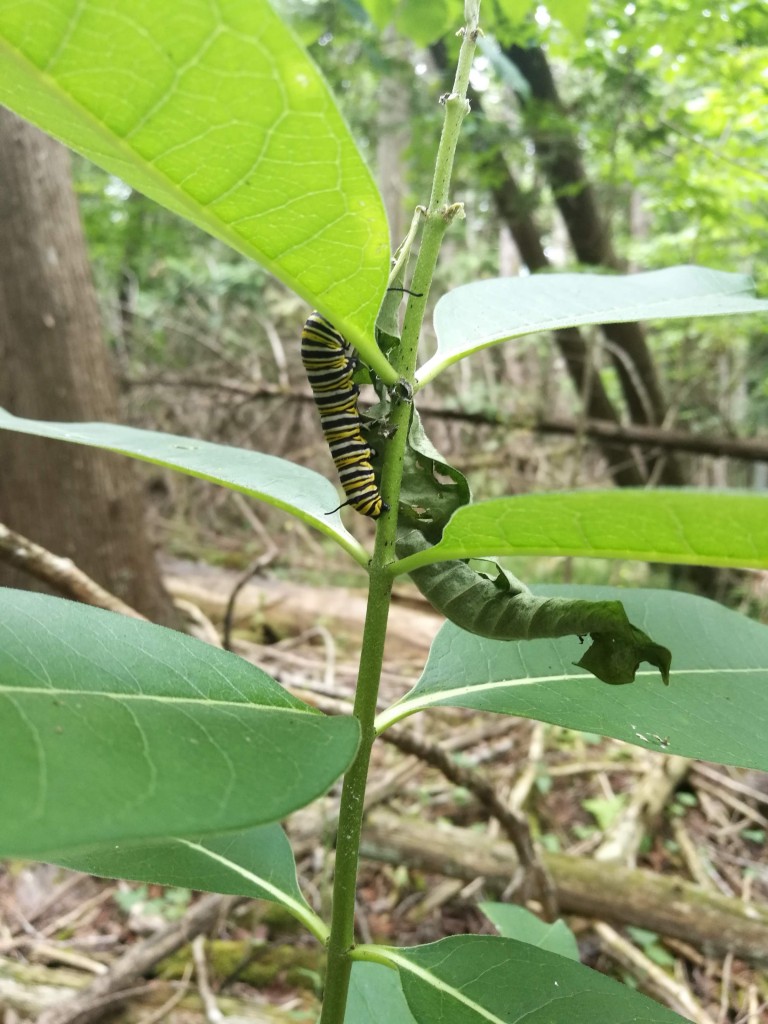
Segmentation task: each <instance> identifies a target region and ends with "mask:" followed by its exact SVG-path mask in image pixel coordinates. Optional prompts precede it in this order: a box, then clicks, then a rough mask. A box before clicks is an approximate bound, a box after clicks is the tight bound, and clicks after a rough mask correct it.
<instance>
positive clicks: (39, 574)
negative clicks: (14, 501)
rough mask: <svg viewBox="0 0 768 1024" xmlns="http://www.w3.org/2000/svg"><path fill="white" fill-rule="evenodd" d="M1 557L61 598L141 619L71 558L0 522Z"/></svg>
mask: <svg viewBox="0 0 768 1024" xmlns="http://www.w3.org/2000/svg"><path fill="white" fill-rule="evenodd" d="M0 560H2V561H3V562H7V563H8V564H9V565H12V566H13V567H14V568H15V569H21V570H22V572H26V573H28V574H29V575H30V576H34V577H35V579H37V580H41V581H42V582H43V583H47V584H48V586H50V587H53V589H54V590H57V591H58V592H59V593H60V594H62V595H63V596H64V597H70V598H72V599H73V600H74V601H82V602H83V604H91V605H94V607H96V608H106V610H107V611H110V612H119V613H120V614H121V615H129V616H130V617H131V618H133V619H143V618H144V616H143V615H140V614H139V613H138V612H137V611H136V610H135V609H134V608H131V607H130V605H127V604H126V603H125V602H124V601H121V600H120V598H119V597H115V595H114V594H110V592H109V591H108V590H105V589H104V588H103V587H101V586H99V584H98V583H97V582H96V581H95V580H92V579H91V577H90V576H87V575H86V574H85V573H84V572H83V571H82V569H78V567H77V566H76V565H75V563H74V562H73V561H72V559H71V558H63V557H61V556H60V555H54V554H53V553H52V552H50V551H48V550H46V549H45V548H42V547H40V545H39V544H35V543H34V542H33V541H31V540H28V538H26V537H23V536H22V535H21V534H20V533H15V532H14V531H13V530H9V529H8V527H7V526H4V525H3V524H2V523H0Z"/></svg>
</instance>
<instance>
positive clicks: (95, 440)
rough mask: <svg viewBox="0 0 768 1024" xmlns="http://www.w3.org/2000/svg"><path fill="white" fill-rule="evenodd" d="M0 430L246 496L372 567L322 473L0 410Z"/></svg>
mask: <svg viewBox="0 0 768 1024" xmlns="http://www.w3.org/2000/svg"><path fill="white" fill-rule="evenodd" d="M0 429H4V430H15V431H17V432H19V433H22V434H33V435H34V436H35V437H51V438H54V439H56V440H59V441H70V442H72V443H74V444H85V445H90V446H91V447H94V448H105V449H107V451H111V452H119V453H120V454H121V455H129V456H131V458H134V459H141V460H142V462H152V463H154V464H155V465H158V466H168V467H169V468H170V469H176V470H180V471H181V472H182V473H187V474H189V476H196V477H199V478H200V479H201V480H210V481H211V482H212V483H215V484H222V485H223V486H224V487H229V488H231V489H232V490H235V491H242V493H243V494H249V495H251V497H253V498H258V499H259V500H260V501H266V502H268V503H269V504H270V505H274V506H275V507H276V508H282V509H284V510H285V511H286V512H290V513H291V515H294V516H297V517H298V518H299V519H303V520H304V522H306V523H309V524H310V525H312V526H314V527H315V529H317V530H320V531H321V532H322V533H325V534H327V536H329V537H332V538H333V540H335V541H336V542H337V543H338V544H340V545H341V546H342V547H343V548H345V549H346V550H347V551H349V553H350V554H351V555H352V556H353V557H354V558H355V559H356V560H357V561H358V562H360V564H361V565H367V564H368V558H369V556H368V554H367V552H366V551H365V550H364V548H362V547H361V545H360V543H359V542H358V541H357V540H355V538H354V537H353V536H352V534H351V533H349V532H348V530H347V529H346V528H345V527H344V524H343V523H342V521H341V518H340V516H339V514H338V511H333V510H334V509H336V507H337V505H338V504H339V497H338V494H337V491H336V489H335V488H334V486H333V484H331V483H330V481H328V480H326V478H325V477H323V476H320V474H319V473H315V472H314V471H313V470H311V469H306V468H305V467H304V466H298V465H296V463H295V462H288V460H287V459H278V458H275V457H274V456H273V455H263V454H262V453H261V452H252V451H248V450H246V449H245V448H231V447H230V446H229V445H224V444H212V443H211V442H210V441H200V440H198V439H197V438H193V437H181V436H179V435H177V434H164V433H161V432H160V431H155V430H139V429H138V428H136V427H123V426H120V425H118V424H116V423H53V422H49V421H48V420H25V419H21V418H20V417H18V416H12V415H11V413H9V412H6V411H5V410H4V409H0Z"/></svg>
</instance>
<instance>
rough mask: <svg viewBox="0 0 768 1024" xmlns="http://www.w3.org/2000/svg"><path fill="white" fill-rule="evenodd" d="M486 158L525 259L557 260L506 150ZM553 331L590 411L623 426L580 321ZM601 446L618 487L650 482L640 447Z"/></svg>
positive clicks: (534, 264) (533, 263) (536, 265)
mask: <svg viewBox="0 0 768 1024" xmlns="http://www.w3.org/2000/svg"><path fill="white" fill-rule="evenodd" d="M485 164H486V167H487V169H488V170H489V171H490V173H491V175H492V180H493V181H495V184H494V186H493V198H494V201H495V203H496V208H497V210H498V211H499V215H500V216H501V217H502V218H503V220H504V221H505V222H506V224H507V227H508V228H509V230H510V231H511V232H512V237H513V238H514V240H515V244H516V245H517V248H518V249H519V251H520V255H521V257H522V259H523V261H524V263H525V265H526V266H527V267H528V269H529V270H530V271H533V272H535V271H537V270H545V269H548V268H549V267H550V266H551V264H550V262H549V260H548V259H547V255H546V253H545V252H544V246H543V245H542V243H541V234H540V232H539V230H538V228H537V227H536V224H535V223H534V220H533V213H532V211H531V209H530V205H531V204H530V202H529V201H528V200H527V199H526V197H525V196H524V194H523V193H522V191H521V190H520V187H519V186H518V184H517V181H516V180H515V178H514V176H513V175H512V172H511V171H510V170H509V168H508V167H507V164H506V162H505V161H504V158H503V157H502V156H501V154H500V153H496V152H494V151H492V152H491V154H490V155H489V156H488V158H487V159H486V161H485ZM553 334H554V338H555V343H556V344H557V346H558V348H559V349H560V354H561V355H562V357H563V360H564V362H565V366H566V369H567V370H568V375H569V376H570V378H571V380H572V382H573V385H574V387H575V388H576V391H577V392H578V395H579V399H580V401H581V403H582V406H583V409H584V415H585V416H586V417H587V418H588V419H591V420H605V421H612V422H613V423H615V424H616V426H617V427H619V426H620V421H619V414H618V412H617V411H616V407H615V406H614V404H613V402H612V401H611V399H610V397H609V396H608V392H607V391H606V390H605V387H604V385H603V382H602V381H601V380H600V377H599V375H598V374H597V372H596V371H595V368H594V367H593V366H592V364H591V358H590V354H589V349H588V347H587V343H586V342H585V341H584V335H583V334H582V333H581V331H580V330H579V329H578V327H568V328H564V329H562V330H559V331H554V332H553ZM600 451H601V452H602V454H603V458H604V459H605V460H606V462H607V463H608V470H609V472H610V474H611V478H612V479H613V482H614V483H615V484H616V485H617V486H618V487H643V486H644V485H645V484H646V483H647V480H648V472H647V469H646V467H645V465H644V462H643V460H642V458H641V457H640V456H639V455H638V454H637V453H633V455H632V457H630V458H627V451H626V448H621V447H619V446H617V445H613V444H610V443H609V442H607V441H606V442H603V443H601V444H600Z"/></svg>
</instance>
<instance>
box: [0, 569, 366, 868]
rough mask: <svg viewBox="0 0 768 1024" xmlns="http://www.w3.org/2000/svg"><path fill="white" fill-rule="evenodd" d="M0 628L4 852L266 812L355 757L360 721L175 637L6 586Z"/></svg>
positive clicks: (175, 830)
mask: <svg viewBox="0 0 768 1024" xmlns="http://www.w3.org/2000/svg"><path fill="white" fill-rule="evenodd" d="M0 622H2V626H1V627H0V630H1V633H0V635H2V645H0V699H2V706H3V709H4V710H3V715H2V717H0V750H2V752H3V787H2V789H1V790H0V819H1V820H2V829H1V830H0V851H1V852H2V855H3V856H6V857H8V856H11V857H35V858H38V859H41V858H48V859H53V860H55V859H57V857H59V856H61V855H63V854H65V853H67V852H68V851H77V850H78V849H79V848H81V847H84V846H89V845H92V844H94V843H106V842H130V841H137V840H143V839H150V838H161V837H166V836H172V835H198V836H201V835H210V834H211V833H214V834H215V833H217V832H221V831H224V830H227V829H237V828H243V827H245V826H249V825H256V824H260V823H261V822H269V821H275V820H276V819H278V818H281V817H283V816H284V815H285V814H287V813H288V812H289V811H291V810H294V809H295V808H297V807H301V806H303V805H304V804H306V803H308V802H309V801H310V800H312V799H314V797H316V796H319V795H320V793H323V792H324V791H325V790H326V789H328V787H329V786H330V785H331V783H332V782H334V780H335V779H336V778H338V776H339V775H340V774H341V772H343V771H344V769H345V768H346V767H347V765H348V764H349V762H350V761H351V759H352V757H353V755H354V752H355V748H356V745H357V740H358V729H357V724H356V723H355V721H354V720H353V719H351V718H327V717H325V716H323V715H319V714H318V713H317V712H315V711H314V710H313V709H312V708H310V707H308V706H307V705H306V704H304V703H302V702H301V701H299V700H297V699H296V698H295V697H291V696H290V695H289V694H288V693H286V691H285V690H283V689H282V687H281V686H280V685H279V684H278V683H277V682H275V680H274V679H272V678H270V676H268V675H267V674H266V673H264V672H262V671H261V670H260V669H257V668H255V667H254V666H253V665H249V664H248V663H247V662H245V661H243V660H242V659H240V658H236V657H234V656H233V655H231V654H228V653H226V652H224V651H220V650H217V649H216V648H212V647H210V646H209V645H207V644H204V643H202V642H201V641H199V640H194V639H192V638H191V637H187V636H184V635H182V634H181V633H177V632H175V631H173V630H169V629H164V628H162V627H161V626H154V625H152V624H151V623H147V622H139V621H136V620H134V619H129V618H125V617H123V616H120V615H115V614H114V613H112V612H104V611H100V610H97V609H93V608H87V607H84V606H82V605H80V604H75V603H73V602H70V601H62V600H60V599H59V598H54V597H45V596H43V595H39V594H29V593H26V592H24V591H16V590H7V589H0ZM265 753H267V754H268V756H265ZM190 887H194V888H201V887H202V888H204V886H197V885H195V886H192V883H191V882H190Z"/></svg>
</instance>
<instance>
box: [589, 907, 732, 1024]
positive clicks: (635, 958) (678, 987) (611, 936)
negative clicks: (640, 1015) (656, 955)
mask: <svg viewBox="0 0 768 1024" xmlns="http://www.w3.org/2000/svg"><path fill="white" fill-rule="evenodd" d="M595 931H596V932H597V934H598V935H599V936H600V939H601V942H602V945H603V948H604V949H605V951H606V952H607V953H609V954H610V955H611V956H612V957H613V958H614V960H617V961H618V962H619V963H620V964H622V966H624V967H626V968H627V970H629V971H631V972H632V973H633V974H634V975H635V976H636V977H637V978H638V980H639V981H640V984H641V985H642V986H643V988H645V989H648V990H650V991H651V992H652V993H653V994H654V995H656V996H657V997H658V998H659V999H661V1000H662V1001H663V1002H665V1003H666V1004H667V1005H668V1006H670V1007H671V1008H672V1009H673V1010H676V1011H677V1012H678V1013H683V1014H685V1016H686V1017H688V1018H690V1020H692V1021H694V1022H695V1024H716V1022H715V1021H714V1020H713V1018H712V1017H710V1015H709V1014H708V1013H707V1012H706V1010H705V1009H704V1008H703V1007H702V1006H700V1005H699V1003H698V1002H697V1001H696V1000H695V999H694V997H693V993H692V992H691V990H690V989H689V988H688V987H687V986H686V985H683V984H681V983H680V982H677V981H675V980H674V979H673V978H670V976H669V975H668V974H667V973H666V972H665V971H663V970H662V969H661V967H659V966H658V965H657V964H655V963H653V961H651V960H649V959H648V957H647V956H645V954H644V953H642V952H641V951H640V950H639V949H638V948H637V946H633V945H632V943H631V942H628V941H627V939H625V938H624V937H623V936H622V935H619V933H618V932H617V931H616V930H615V929H614V928H611V926H610V925H607V924H603V923H602V922H600V923H598V924H596V925H595Z"/></svg>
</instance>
